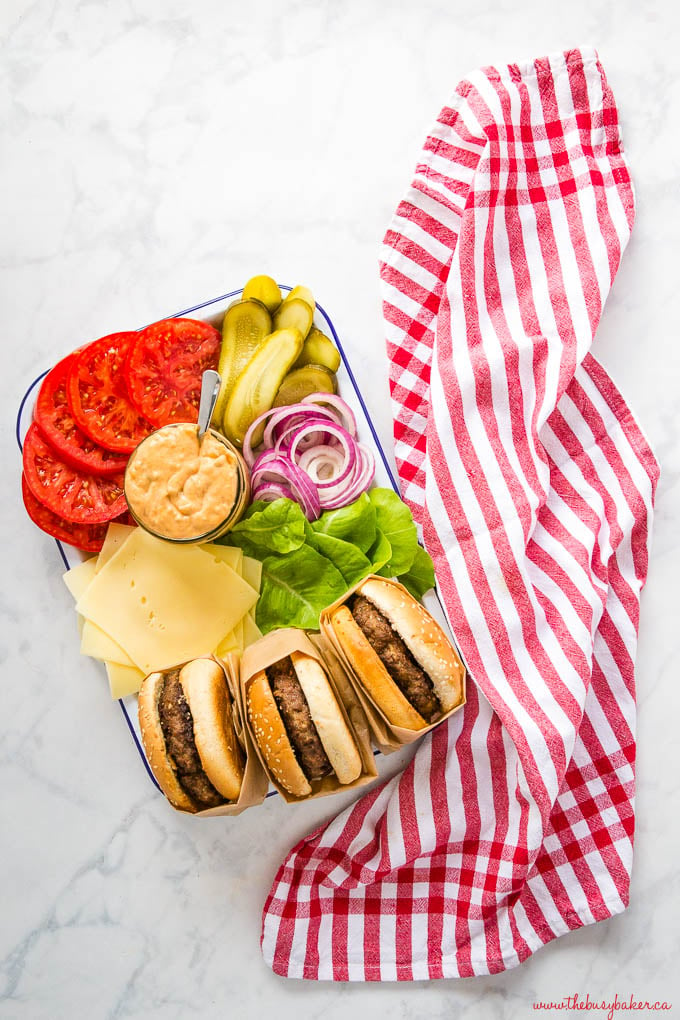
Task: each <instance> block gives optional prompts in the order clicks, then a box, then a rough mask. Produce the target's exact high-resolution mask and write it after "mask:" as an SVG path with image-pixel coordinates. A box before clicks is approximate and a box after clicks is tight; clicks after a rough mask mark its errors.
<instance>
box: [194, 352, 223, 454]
mask: <svg viewBox="0 0 680 1020" xmlns="http://www.w3.org/2000/svg"><path fill="white" fill-rule="evenodd" d="M221 383H222V380H221V378H220V376H219V373H217V372H213V371H212V369H208V370H207V371H205V372H204V373H203V381H202V383H201V401H200V404H199V405H198V438H199V439H201V437H202V436H204V435H205V433H206V432H207V431H208V428H209V426H210V419H211V418H212V416H213V411H214V410H215V404H216V403H217V394H218V393H219V392H220V385H221Z"/></svg>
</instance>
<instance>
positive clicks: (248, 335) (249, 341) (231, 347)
mask: <svg viewBox="0 0 680 1020" xmlns="http://www.w3.org/2000/svg"><path fill="white" fill-rule="evenodd" d="M271 331H272V318H271V315H270V314H269V312H268V311H267V309H266V308H265V306H264V305H263V304H261V302H260V301H255V300H253V299H252V298H250V299H248V300H246V301H236V302H234V304H233V305H230V306H229V308H227V310H226V312H225V313H224V322H223V324H222V349H221V350H220V362H219V366H218V371H219V373H220V375H221V376H222V385H221V387H220V395H219V397H218V398H217V404H216V405H215V411H214V414H213V417H214V419H215V421H216V422H220V421H221V420H222V417H223V415H224V409H225V407H226V406H227V400H228V399H229V394H230V393H231V390H232V387H233V385H234V383H235V382H236V380H237V379H238V377H239V375H240V374H241V372H242V371H243V369H244V368H245V366H246V365H247V363H248V361H249V360H250V359H251V357H252V356H253V354H254V353H255V351H256V350H257V348H258V347H259V346H260V344H261V343H262V341H263V340H264V338H265V337H266V336H268V335H269V334H270V333H271Z"/></svg>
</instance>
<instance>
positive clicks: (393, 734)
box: [320, 574, 467, 754]
mask: <svg viewBox="0 0 680 1020" xmlns="http://www.w3.org/2000/svg"><path fill="white" fill-rule="evenodd" d="M371 578H375V579H376V580H378V581H383V582H384V583H385V584H390V585H392V586H393V587H394V588H398V589H399V591H400V592H404V593H405V594H406V596H407V597H408V598H409V599H411V598H413V596H412V595H411V594H410V593H409V592H408V591H407V590H406V588H404V586H403V584H399V582H398V581H394V580H392V579H391V578H387V577H380V575H378V574H369V575H368V577H364V578H362V579H361V581H359V582H357V584H355V585H354V587H353V588H350V590H349V591H348V592H347V593H346V594H345V595H343V596H342V598H340V599H336V601H335V602H332V603H331V605H330V606H327V607H326V608H325V609H324V610H323V612H322V613H321V617H320V626H321V633H322V635H323V637H324V638H325V639H326V640H327V641H328V642H329V643H330V644H331V645H332V647H333V650H334V651H335V654H336V655H337V657H338V658H339V659H340V661H341V662H342V665H343V667H344V669H345V672H346V673H347V675H348V676H349V678H350V680H351V681H352V683H353V685H354V690H355V692H356V694H357V697H358V698H359V700H360V702H361V705H362V708H363V710H364V712H365V713H366V718H367V719H368V724H369V726H370V728H371V736H372V738H373V742H374V744H376V746H377V747H379V748H380V750H381V751H382V752H383V754H390V752H391V751H397V750H398V749H399V748H400V747H403V746H404V745H405V744H412V743H413V742H414V741H415V740H419V739H420V738H421V737H422V736H424V735H425V734H426V733H429V732H430V730H433V729H434V728H435V726H439V724H440V723H443V722H444V721H445V720H446V719H448V718H449V717H450V716H452V715H453V714H454V713H455V712H458V711H459V710H460V709H461V708H462V707H463V705H464V704H465V681H466V677H467V673H466V670H465V665H464V664H463V660H462V658H461V655H460V652H459V651H458V649H457V648H456V646H455V644H454V642H453V640H452V639H451V638H450V637H449V635H448V634H447V633H446V631H444V630H443V628H442V627H441V625H440V624H439V623H438V621H437V620H435V619H434V617H432V619H433V621H434V623H435V624H436V625H437V627H439V629H440V630H442V631H443V633H444V637H445V638H446V640H447V641H448V642H449V644H450V645H451V647H452V648H453V650H454V651H455V653H456V656H457V658H458V660H459V661H460V668H461V671H462V688H463V697H462V700H461V701H460V702H459V704H457V705H456V706H455V707H454V708H452V709H451V710H450V711H449V712H446V713H445V714H444V715H441V716H440V717H439V718H438V719H435V721H434V722H433V723H431V724H430V725H429V726H425V727H424V728H423V729H422V730H407V729H404V728H403V727H402V726H393V725H392V723H391V722H390V721H389V720H388V719H387V717H386V716H385V714H384V713H383V711H382V709H380V708H379V707H378V706H377V705H376V703H375V702H374V701H373V698H372V697H371V696H370V694H369V693H368V691H367V690H366V688H365V687H364V685H363V684H362V682H361V678H360V677H359V676H357V674H356V673H355V671H354V670H353V668H352V666H351V664H350V662H349V660H348V658H347V656H346V655H345V653H344V651H343V650H342V647H341V646H340V642H339V641H338V639H337V638H336V636H335V631H334V630H333V626H332V624H331V621H330V616H331V613H332V612H333V610H334V609H336V608H337V607H338V606H341V605H343V604H344V603H345V602H347V600H348V599H349V598H350V596H351V595H353V594H354V592H355V591H357V589H358V588H360V587H361V585H362V584H363V583H364V582H365V581H368V580H370V579H371ZM423 609H425V606H423ZM426 612H428V610H426ZM430 615H432V614H430Z"/></svg>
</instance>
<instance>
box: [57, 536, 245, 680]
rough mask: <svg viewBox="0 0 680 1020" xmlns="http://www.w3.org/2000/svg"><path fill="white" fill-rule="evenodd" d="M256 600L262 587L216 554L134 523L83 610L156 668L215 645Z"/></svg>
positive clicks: (146, 666)
mask: <svg viewBox="0 0 680 1020" xmlns="http://www.w3.org/2000/svg"><path fill="white" fill-rule="evenodd" d="M256 601H257V592H256V591H254V590H253V589H252V588H251V587H250V585H248V584H246V582H245V581H244V580H243V579H242V578H240V577H239V575H238V574H237V573H236V572H235V571H234V570H232V569H231V567H229V566H228V565H227V564H226V563H224V562H218V560H217V559H216V558H215V557H214V556H212V555H211V554H210V553H206V552H205V551H204V550H202V549H200V548H199V547H198V546H191V545H175V544H172V543H170V542H163V541H161V540H160V539H158V538H154V537H153V536H152V535H149V534H147V533H146V532H145V531H144V530H143V529H142V528H135V529H134V531H133V533H132V534H131V535H130V537H129V538H128V539H127V541H126V542H125V543H124V544H123V545H122V546H121V547H120V548H119V549H118V550H117V552H115V553H114V555H113V556H112V557H111V559H110V560H109V561H108V563H106V564H105V565H104V566H103V567H102V569H101V570H100V571H99V573H98V574H97V575H96V577H95V578H94V580H93V581H92V583H91V584H90V585H89V587H88V588H87V590H86V591H85V593H84V595H83V597H82V598H81V599H80V600H79V601H78V605H77V610H78V612H79V613H82V615H83V616H85V617H87V619H88V620H91V621H92V622H93V623H95V624H96V625H97V626H98V627H100V628H101V629H102V630H103V631H104V632H105V633H106V634H108V635H109V636H110V637H112V638H113V640H114V641H115V642H116V643H117V644H119V645H120V646H121V648H123V649H124V651H126V652H127V654H128V655H129V656H130V658H131V659H132V661H133V662H134V664H135V665H136V666H137V667H138V668H139V669H141V670H143V671H144V673H152V672H154V671H156V670H159V669H164V668H166V667H167V666H172V665H174V664H176V663H178V662H185V661H186V660H187V659H193V658H196V657H197V656H199V655H202V654H204V653H205V652H210V651H211V650H212V649H213V648H216V647H217V646H218V645H219V643H220V641H221V640H222V638H223V637H224V636H225V634H227V633H228V632H229V631H230V630H233V629H234V627H235V626H236V624H237V623H238V622H239V620H241V619H242V617H243V616H244V615H245V613H247V612H248V610H249V609H250V608H251V607H252V606H253V605H254V604H255V602H256Z"/></svg>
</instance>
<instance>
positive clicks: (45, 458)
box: [24, 422, 127, 524]
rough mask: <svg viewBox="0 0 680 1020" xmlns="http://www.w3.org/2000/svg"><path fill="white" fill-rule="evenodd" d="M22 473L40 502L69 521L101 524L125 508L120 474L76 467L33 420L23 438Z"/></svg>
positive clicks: (121, 475)
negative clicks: (63, 456) (55, 448)
mask: <svg viewBox="0 0 680 1020" xmlns="http://www.w3.org/2000/svg"><path fill="white" fill-rule="evenodd" d="M24 474H25V475H26V481H27V483H28V487H29V489H30V490H31V492H32V493H33V495H34V496H35V498H36V499H37V500H38V502H39V503H42V505H43V506H45V507H47V508H48V510H51V511H52V513H54V514H56V515H57V516H58V517H62V518H63V519H64V520H66V521H70V522H71V523H72V524H102V523H103V522H104V521H112V520H113V518H114V517H118V516H119V515H120V514H122V513H124V512H125V511H126V510H127V503H126V502H125V495H124V493H123V474H122V473H120V474H118V475H111V476H110V477H108V478H107V477H104V476H102V475H93V474H88V473H86V472H83V471H78V469H77V468H75V467H73V466H72V465H71V464H67V462H66V461H65V460H62V459H61V457H60V456H59V454H58V453H57V452H56V450H54V449H52V447H51V446H50V445H49V444H48V443H46V442H45V440H44V439H43V437H42V435H41V433H40V430H39V429H38V426H37V425H36V424H35V422H34V423H33V424H32V425H31V426H30V428H29V430H28V432H27V433H26V439H25V440H24Z"/></svg>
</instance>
